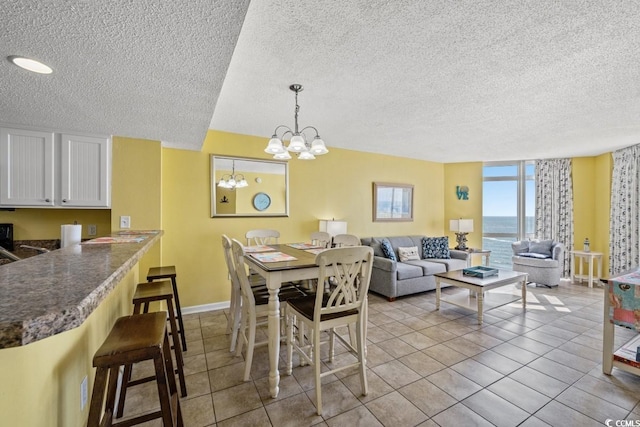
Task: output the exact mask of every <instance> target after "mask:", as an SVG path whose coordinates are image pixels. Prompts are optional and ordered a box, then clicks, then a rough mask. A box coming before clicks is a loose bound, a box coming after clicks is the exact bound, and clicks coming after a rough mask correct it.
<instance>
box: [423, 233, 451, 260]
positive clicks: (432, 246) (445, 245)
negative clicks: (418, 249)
mask: <svg viewBox="0 0 640 427" xmlns="http://www.w3.org/2000/svg"><path fill="white" fill-rule="evenodd" d="M422 257H423V258H438V259H449V258H451V255H450V254H449V238H448V237H447V236H444V237H424V238H423V239H422Z"/></svg>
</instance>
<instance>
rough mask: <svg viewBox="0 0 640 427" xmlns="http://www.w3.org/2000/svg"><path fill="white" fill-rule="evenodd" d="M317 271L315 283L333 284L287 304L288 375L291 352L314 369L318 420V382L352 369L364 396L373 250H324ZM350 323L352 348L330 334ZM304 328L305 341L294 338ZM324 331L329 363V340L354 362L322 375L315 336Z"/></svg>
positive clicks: (320, 387)
mask: <svg viewBox="0 0 640 427" xmlns="http://www.w3.org/2000/svg"><path fill="white" fill-rule="evenodd" d="M316 264H318V266H319V267H320V271H319V274H318V283H323V282H324V281H325V280H327V279H328V278H329V277H332V278H334V279H335V280H336V285H335V286H331V287H330V290H329V291H328V292H318V293H316V295H310V296H306V297H303V298H296V299H292V300H289V301H287V303H286V305H285V316H286V317H287V374H289V375H291V372H292V360H293V350H294V349H295V351H296V352H297V353H298V354H299V355H300V359H301V362H302V361H303V360H304V361H305V362H307V363H309V364H311V365H313V366H314V373H315V375H314V377H315V387H316V409H317V412H318V415H322V393H321V389H322V377H325V376H327V375H331V374H334V373H336V372H339V371H342V370H345V369H350V368H352V367H354V366H357V367H358V369H359V372H360V383H361V386H362V394H363V395H366V394H367V393H368V388H367V377H366V372H365V369H366V359H365V340H366V337H365V326H366V323H367V310H366V305H367V292H368V291H369V283H370V281H371V268H372V265H373V249H372V248H371V247H369V246H356V247H345V248H334V249H327V250H326V251H323V252H321V253H319V254H318V255H317V256H316ZM352 324H355V326H356V327H355V329H356V345H355V347H354V346H353V345H352V344H351V343H350V342H349V341H348V340H347V339H345V338H343V337H342V336H340V335H338V334H337V333H336V332H335V329H336V328H337V327H340V326H349V325H352ZM297 325H303V326H304V328H305V329H307V330H309V331H310V332H311V333H309V334H308V335H306V336H308V337H309V339H308V340H307V339H305V335H304V334H295V339H294V328H296V327H299V326H297ZM322 331H329V360H330V361H331V362H333V356H334V339H335V338H337V339H338V340H339V341H340V342H341V343H342V344H343V345H344V346H345V347H346V348H347V349H348V350H349V351H350V352H351V353H353V354H354V355H355V356H356V358H357V362H355V363H352V364H349V365H345V366H340V367H337V368H335V369H332V370H328V371H325V372H321V367H322V363H321V361H320V353H321V352H320V333H321V332H322Z"/></svg>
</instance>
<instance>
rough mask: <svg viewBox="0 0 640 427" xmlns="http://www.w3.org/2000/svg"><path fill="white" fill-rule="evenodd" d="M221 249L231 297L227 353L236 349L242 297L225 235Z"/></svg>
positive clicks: (227, 238) (228, 240) (224, 235)
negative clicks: (229, 283)
mask: <svg viewBox="0 0 640 427" xmlns="http://www.w3.org/2000/svg"><path fill="white" fill-rule="evenodd" d="M222 249H223V252H224V261H225V263H226V264H227V271H228V272H229V281H230V282H231V297H230V300H229V317H228V318H227V334H231V346H230V347H229V351H231V352H233V351H235V349H236V342H237V340H238V331H239V330H240V316H241V313H240V312H241V310H242V302H241V301H242V300H241V298H242V296H241V292H242V291H241V290H240V282H239V281H238V275H237V274H236V271H235V270H236V267H235V264H234V261H233V253H232V249H231V239H230V238H229V237H228V236H227V235H226V234H223V235H222Z"/></svg>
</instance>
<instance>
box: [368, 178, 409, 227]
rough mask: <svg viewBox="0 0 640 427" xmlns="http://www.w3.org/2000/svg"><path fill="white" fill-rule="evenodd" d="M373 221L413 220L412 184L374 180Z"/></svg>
mask: <svg viewBox="0 0 640 427" xmlns="http://www.w3.org/2000/svg"><path fill="white" fill-rule="evenodd" d="M373 221H374V222H393V221H413V185H411V184H390V183H386V182H374V183H373Z"/></svg>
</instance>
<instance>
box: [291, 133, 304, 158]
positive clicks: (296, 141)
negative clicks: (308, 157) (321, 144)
mask: <svg viewBox="0 0 640 427" xmlns="http://www.w3.org/2000/svg"><path fill="white" fill-rule="evenodd" d="M287 150H289V151H292V152H294V153H302V152H303V151H307V146H306V145H305V144H304V138H303V137H302V136H300V135H299V134H295V135H293V136H292V137H291V141H289V146H288V147H287Z"/></svg>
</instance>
